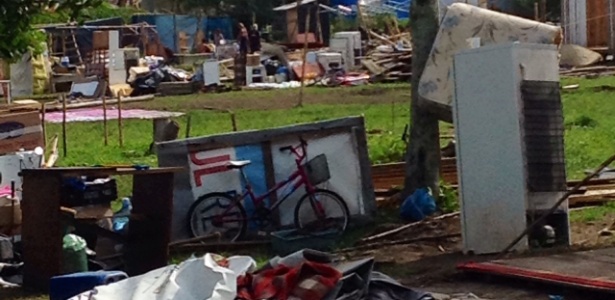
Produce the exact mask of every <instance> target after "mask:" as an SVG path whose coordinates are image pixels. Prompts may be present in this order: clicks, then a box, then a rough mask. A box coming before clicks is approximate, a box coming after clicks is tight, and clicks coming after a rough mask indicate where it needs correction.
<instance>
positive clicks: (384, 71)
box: [361, 45, 412, 82]
mask: <svg viewBox="0 0 615 300" xmlns="http://www.w3.org/2000/svg"><path fill="white" fill-rule="evenodd" d="M361 64H362V66H363V67H364V68H365V69H367V70H368V71H369V72H370V74H371V75H372V78H373V79H372V80H373V81H377V82H396V81H410V79H411V78H412V50H411V49H409V48H399V47H397V46H392V45H381V46H378V47H376V48H375V49H373V50H371V51H370V52H368V53H367V55H366V57H365V59H363V60H362V61H361Z"/></svg>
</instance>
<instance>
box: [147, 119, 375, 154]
mask: <svg viewBox="0 0 615 300" xmlns="http://www.w3.org/2000/svg"><path fill="white" fill-rule="evenodd" d="M362 125H363V117H349V118H343V119H336V120H329V121H323V122H317V123H305V124H298V125H294V126H288V127H278V128H271V129H264V130H259V131H243V132H236V133H226V134H220V135H213V136H206V137H200V138H192V139H185V140H178V141H173V142H164V143H159V144H158V147H160V148H159V150H162V149H164V150H167V151H168V150H171V149H178V150H179V151H185V150H183V149H184V148H185V147H188V148H189V151H190V152H192V151H203V150H208V149H213V148H217V147H221V146H227V147H230V146H239V145H249V144H258V143H262V142H263V141H267V140H272V139H277V138H284V137H288V136H298V135H301V134H307V133H315V132H321V131H324V130H331V129H335V130H348V131H349V130H350V128H352V127H354V126H362ZM213 144H215V145H216V146H215V147H209V145H213Z"/></svg>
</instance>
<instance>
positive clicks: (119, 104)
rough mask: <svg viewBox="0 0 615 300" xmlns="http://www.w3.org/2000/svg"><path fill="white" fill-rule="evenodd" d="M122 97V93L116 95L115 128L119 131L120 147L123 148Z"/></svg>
mask: <svg viewBox="0 0 615 300" xmlns="http://www.w3.org/2000/svg"><path fill="white" fill-rule="evenodd" d="M122 95H123V92H119V93H118V95H117V96H118V98H117V126H118V130H119V138H120V147H124V134H123V132H122V98H123V97H122Z"/></svg>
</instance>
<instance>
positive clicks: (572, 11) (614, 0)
mask: <svg viewBox="0 0 615 300" xmlns="http://www.w3.org/2000/svg"><path fill="white" fill-rule="evenodd" d="M614 14H615V0H563V1H562V27H563V28H564V41H565V42H566V43H567V44H576V45H580V46H585V47H588V48H592V49H596V50H609V51H608V52H610V53H613V52H614V51H615V16H614Z"/></svg>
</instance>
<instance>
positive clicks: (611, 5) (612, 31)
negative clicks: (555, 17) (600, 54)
mask: <svg viewBox="0 0 615 300" xmlns="http://www.w3.org/2000/svg"><path fill="white" fill-rule="evenodd" d="M562 5H563V4H562ZM607 5H608V8H607V9H608V16H609V19H608V21H609V43H608V46H609V54H611V55H613V54H615V1H614V0H608V1H607Z"/></svg>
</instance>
